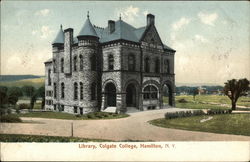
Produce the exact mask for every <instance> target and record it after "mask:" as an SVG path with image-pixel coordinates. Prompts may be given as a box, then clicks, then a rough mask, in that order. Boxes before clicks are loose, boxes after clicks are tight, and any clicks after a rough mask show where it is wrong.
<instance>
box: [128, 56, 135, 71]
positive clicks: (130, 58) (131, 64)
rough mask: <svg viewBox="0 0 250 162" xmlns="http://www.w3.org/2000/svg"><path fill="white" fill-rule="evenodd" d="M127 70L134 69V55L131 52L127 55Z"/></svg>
mask: <svg viewBox="0 0 250 162" xmlns="http://www.w3.org/2000/svg"><path fill="white" fill-rule="evenodd" d="M128 70H129V71H135V56H134V55H132V54H130V55H129V56H128Z"/></svg>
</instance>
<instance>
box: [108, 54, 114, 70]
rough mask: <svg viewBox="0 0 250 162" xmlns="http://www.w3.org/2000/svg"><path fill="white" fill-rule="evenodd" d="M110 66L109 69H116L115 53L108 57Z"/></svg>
mask: <svg viewBox="0 0 250 162" xmlns="http://www.w3.org/2000/svg"><path fill="white" fill-rule="evenodd" d="M108 66H109V67H108V68H109V70H114V56H113V55H109V58H108Z"/></svg>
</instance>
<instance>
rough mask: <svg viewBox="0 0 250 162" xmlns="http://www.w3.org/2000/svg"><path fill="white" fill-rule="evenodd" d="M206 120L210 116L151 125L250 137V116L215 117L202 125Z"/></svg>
mask: <svg viewBox="0 0 250 162" xmlns="http://www.w3.org/2000/svg"><path fill="white" fill-rule="evenodd" d="M204 118H208V116H207V115H206V116H205V115H203V116H194V117H185V118H176V119H156V120H151V121H149V123H150V124H153V125H156V126H159V127H165V128H174V129H184V130H191V131H201V132H213V133H221V134H235V135H245V136H250V127H249V125H250V114H223V115H213V118H212V119H211V120H208V121H206V122H203V123H201V122H200V120H201V119H204Z"/></svg>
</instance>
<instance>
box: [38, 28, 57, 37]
mask: <svg viewBox="0 0 250 162" xmlns="http://www.w3.org/2000/svg"><path fill="white" fill-rule="evenodd" d="M53 32H54V31H53V30H51V29H50V27H49V26H42V27H41V36H40V37H41V38H42V39H46V38H48V36H49V35H50V34H51V33H53Z"/></svg>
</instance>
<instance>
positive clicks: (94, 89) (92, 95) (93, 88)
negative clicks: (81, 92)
mask: <svg viewBox="0 0 250 162" xmlns="http://www.w3.org/2000/svg"><path fill="white" fill-rule="evenodd" d="M91 100H96V83H95V82H94V83H92V85H91Z"/></svg>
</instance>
